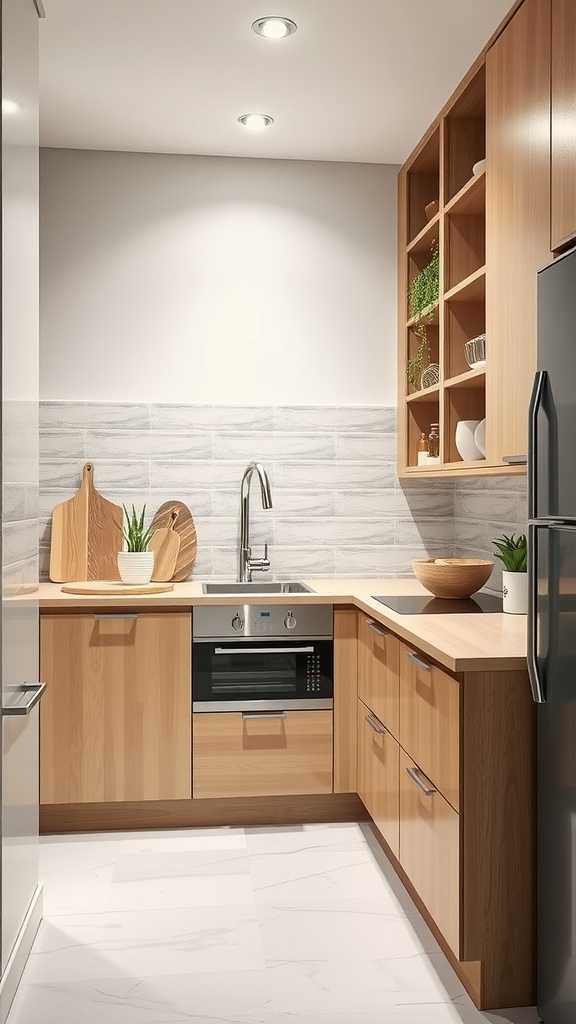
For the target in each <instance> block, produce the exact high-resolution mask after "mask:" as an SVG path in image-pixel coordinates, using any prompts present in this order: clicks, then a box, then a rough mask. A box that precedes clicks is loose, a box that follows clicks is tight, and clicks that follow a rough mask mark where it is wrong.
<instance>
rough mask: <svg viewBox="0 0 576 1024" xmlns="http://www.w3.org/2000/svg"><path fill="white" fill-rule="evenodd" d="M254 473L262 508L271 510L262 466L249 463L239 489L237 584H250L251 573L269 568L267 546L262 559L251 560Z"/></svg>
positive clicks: (265, 475) (266, 476)
mask: <svg viewBox="0 0 576 1024" xmlns="http://www.w3.org/2000/svg"><path fill="white" fill-rule="evenodd" d="M254 472H256V473H257V474H258V479H259V480H260V490H261V492H262V508H272V495H271V494H270V481H269V479H268V475H267V473H266V470H265V469H264V466H261V465H260V463H259V462H251V463H250V464H249V466H247V468H246V471H245V473H244V476H243V477H242V485H241V487H240V544H239V547H238V583H251V582H252V573H253V572H255V571H256V572H267V571H268V569H269V568H270V561H269V559H268V545H267V544H265V545H264V557H263V558H252V548H251V547H250V484H251V483H252V475H253V473H254Z"/></svg>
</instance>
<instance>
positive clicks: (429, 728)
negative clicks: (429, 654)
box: [400, 644, 460, 810]
mask: <svg viewBox="0 0 576 1024" xmlns="http://www.w3.org/2000/svg"><path fill="white" fill-rule="evenodd" d="M400 665H401V669H400V675H401V699H400V744H401V746H402V747H404V750H406V751H407V752H408V754H410V756H411V757H413V758H414V760H415V761H416V763H417V764H418V765H419V766H420V768H421V769H422V771H424V772H425V773H426V775H427V776H428V778H429V779H432V782H433V783H434V785H435V786H436V787H437V788H438V789H439V790H440V792H441V793H442V794H443V796H444V797H445V798H446V800H448V802H449V803H451V804H452V807H454V808H455V810H459V746H460V743H459V733H460V713H459V702H460V686H459V684H458V682H457V681H456V680H455V679H452V677H451V676H448V675H446V673H445V672H442V671H441V670H440V669H439V668H436V667H435V666H434V665H432V664H430V662H428V660H427V659H426V657H425V655H420V654H418V653H417V652H416V651H413V650H411V649H410V648H409V647H406V646H405V645H404V644H402V645H401V653H400Z"/></svg>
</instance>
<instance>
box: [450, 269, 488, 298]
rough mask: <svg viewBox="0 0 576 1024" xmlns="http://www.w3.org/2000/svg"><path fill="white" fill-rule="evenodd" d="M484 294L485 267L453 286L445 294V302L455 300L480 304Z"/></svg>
mask: <svg viewBox="0 0 576 1024" xmlns="http://www.w3.org/2000/svg"><path fill="white" fill-rule="evenodd" d="M485 294H486V267H485V266H484V267H480V268H479V269H478V270H475V271H474V273H473V274H470V275H469V277H465V278H464V280H463V281H460V282H459V283H458V284H455V285H454V287H453V288H451V289H450V291H448V292H445V294H444V299H445V301H450V300H452V299H457V300H458V302H480V301H481V300H482V299H483V298H484V296H485Z"/></svg>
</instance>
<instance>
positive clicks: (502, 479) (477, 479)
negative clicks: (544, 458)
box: [454, 474, 526, 494]
mask: <svg viewBox="0 0 576 1024" xmlns="http://www.w3.org/2000/svg"><path fill="white" fill-rule="evenodd" d="M454 489H455V490H456V491H457V490H459V489H462V490H465V491H508V492H509V491H515V492H516V494H524V493H525V492H526V475H525V474H522V475H520V476H518V475H516V476H466V477H463V478H462V479H461V480H455V481H454Z"/></svg>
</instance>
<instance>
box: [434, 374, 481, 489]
mask: <svg viewBox="0 0 576 1024" xmlns="http://www.w3.org/2000/svg"><path fill="white" fill-rule="evenodd" d="M482 382H483V379H482V381H481V383H482ZM485 416H486V392H485V389H484V388H483V387H482V386H480V384H479V382H478V380H476V379H475V380H474V382H473V384H468V386H465V385H461V386H460V387H452V388H447V389H446V390H445V391H444V438H443V455H444V466H445V468H448V467H454V468H456V469H459V468H460V467H462V466H464V465H466V466H476V465H478V466H481V465H483V464H484V463H485V459H478V460H477V462H470V463H468V462H464V460H463V459H461V458H460V454H459V452H458V449H457V448H456V439H455V434H456V424H457V423H458V421H459V420H483V419H484V418H485Z"/></svg>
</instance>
